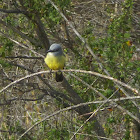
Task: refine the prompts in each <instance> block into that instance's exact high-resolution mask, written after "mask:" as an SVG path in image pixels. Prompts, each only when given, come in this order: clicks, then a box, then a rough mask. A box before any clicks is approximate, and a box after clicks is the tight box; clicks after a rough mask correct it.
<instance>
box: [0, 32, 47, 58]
mask: <svg viewBox="0 0 140 140" xmlns="http://www.w3.org/2000/svg"><path fill="white" fill-rule="evenodd" d="M0 33H1V34H2V35H3V36H5V37H6V38H8V39H10V40H11V41H12V42H14V43H16V44H17V45H19V46H21V47H22V48H24V49H26V50H28V51H31V52H33V53H34V54H37V55H38V56H40V57H42V58H45V57H44V56H43V55H41V54H39V53H37V52H36V51H34V50H32V49H30V48H28V47H26V45H24V44H22V43H20V42H18V41H16V40H14V39H12V38H11V37H9V36H8V35H6V34H4V33H3V32H1V31H0Z"/></svg>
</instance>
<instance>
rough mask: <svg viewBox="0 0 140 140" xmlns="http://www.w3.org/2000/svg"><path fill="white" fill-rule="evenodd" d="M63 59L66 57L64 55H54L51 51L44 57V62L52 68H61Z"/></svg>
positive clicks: (63, 62)
mask: <svg viewBox="0 0 140 140" xmlns="http://www.w3.org/2000/svg"><path fill="white" fill-rule="evenodd" d="M65 61H66V59H65V56H64V55H59V56H55V55H53V54H52V53H48V54H47V56H46V58H45V63H46V64H47V65H48V67H49V68H50V69H52V70H60V69H63V68H64V65H65Z"/></svg>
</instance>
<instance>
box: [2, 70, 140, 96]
mask: <svg viewBox="0 0 140 140" xmlns="http://www.w3.org/2000/svg"><path fill="white" fill-rule="evenodd" d="M49 72H50V71H40V72H37V73H33V74H30V75H27V76H25V77H22V78H20V79H18V80H16V81H14V82H12V83H10V84H9V85H7V86H6V87H4V88H3V89H1V90H0V93H1V92H3V91H4V90H6V89H7V88H9V87H10V86H12V85H14V84H16V83H18V82H20V81H22V80H24V79H27V78H29V77H33V76H36V75H39V74H43V73H49ZM52 72H58V71H57V70H53V71H52ZM62 72H80V73H86V74H91V75H95V76H98V77H102V78H105V79H109V80H112V81H114V82H116V83H118V84H120V85H122V86H124V87H126V88H128V89H130V90H132V91H133V92H135V93H137V94H139V95H140V93H139V92H138V90H137V89H135V88H132V87H131V86H130V85H127V84H125V83H123V82H121V81H119V80H117V79H115V78H113V77H110V76H106V75H103V74H100V73H97V72H93V71H86V70H75V69H69V70H62Z"/></svg>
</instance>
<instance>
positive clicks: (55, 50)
mask: <svg viewBox="0 0 140 140" xmlns="http://www.w3.org/2000/svg"><path fill="white" fill-rule="evenodd" d="M57 51H58V49H54V50H48V51H47V53H48V52H57Z"/></svg>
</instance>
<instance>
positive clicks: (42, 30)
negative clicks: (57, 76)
mask: <svg viewBox="0 0 140 140" xmlns="http://www.w3.org/2000/svg"><path fill="white" fill-rule="evenodd" d="M53 2H54V4H55V5H56V6H57V7H58V8H59V10H60V11H61V12H62V13H63V14H64V15H65V16H66V18H67V19H68V21H69V22H71V23H72V25H73V27H74V29H75V30H76V31H77V32H78V33H79V34H80V35H81V37H83V38H84V39H85V41H86V43H83V42H82V41H81V39H80V38H79V37H78V36H77V35H76V34H75V33H74V32H73V30H74V29H72V28H71V27H70V25H69V23H67V22H66V21H65V19H64V18H63V17H62V16H61V14H60V13H59V11H57V10H56V9H55V8H54V6H53V5H52V4H51V3H50V2H48V1H46V0H40V1H38V0H32V1H29V0H24V1H23V0H17V1H15V0H11V1H10V2H8V1H6V0H2V1H1V2H0V11H2V12H1V13H2V14H1V15H0V16H1V19H0V26H1V30H0V42H1V43H0V76H1V79H0V89H2V88H3V87H5V86H7V85H8V84H9V83H11V82H13V81H15V80H17V79H19V78H21V77H24V76H26V75H29V74H31V73H34V72H38V71H41V70H44V69H45V70H46V69H47V68H46V67H47V66H46V65H45V64H44V61H43V60H42V58H40V56H38V54H41V55H43V56H44V57H45V55H46V49H48V47H49V46H50V44H52V43H53V42H58V43H61V44H62V46H63V48H64V52H65V53H66V55H67V56H68V59H67V63H66V69H79V70H87V71H95V72H98V73H100V74H104V75H107V73H109V75H108V76H111V77H113V78H116V79H118V80H120V81H122V82H124V83H126V84H129V85H130V86H132V87H134V88H136V89H139V83H140V74H139V72H140V61H139V59H135V58H134V56H135V55H137V56H138V54H137V50H138V49H139V48H138V44H139V43H140V40H139V30H138V25H139V23H140V22H138V21H137V20H135V19H137V11H136V12H134V10H135V8H136V6H135V3H134V2H133V1H132V0H125V1H121V2H119V3H117V2H116V3H112V1H110V3H107V2H103V3H102V2H98V3H95V2H94V1H89V2H87V1H82V3H81V1H80V0H78V1H70V0H53ZM12 39H14V40H15V41H17V43H14V42H13V41H12ZM18 42H20V43H22V44H24V47H23V46H22V45H20V44H19V43H18ZM86 45H88V46H89V47H90V48H91V50H92V51H93V53H94V54H95V55H96V57H97V58H95V57H94V56H93V55H92V54H91V52H90V51H89V50H88V49H87V48H86ZM31 50H32V51H31ZM33 51H36V52H37V53H38V54H37V53H33ZM137 58H139V56H138V57H137ZM100 64H102V68H101V66H100ZM106 71H107V72H106ZM74 74H75V76H72V75H70V74H69V73H64V76H65V77H66V79H67V80H68V82H69V84H70V85H71V86H69V87H70V88H72V89H67V88H64V87H62V84H59V83H56V82H55V81H54V77H53V76H51V75H52V74H44V75H39V76H34V77H31V78H28V79H25V80H23V81H21V82H18V83H16V84H15V85H13V86H11V87H9V88H8V89H6V90H5V91H4V92H2V93H0V106H2V107H1V108H0V118H1V119H0V120H1V122H0V134H1V136H0V137H1V138H0V139H18V138H19V137H20V136H21V135H22V134H23V133H24V132H25V131H26V130H27V129H28V128H30V127H31V126H32V125H34V124H36V123H37V122H39V121H42V119H44V118H45V117H46V116H49V115H50V114H53V113H54V112H55V111H57V110H60V109H62V108H64V107H67V106H71V105H74V104H78V103H80V102H89V101H97V100H104V99H106V98H109V97H110V96H111V95H113V94H114V93H115V94H114V96H113V98H120V97H126V96H135V93H133V92H132V91H130V90H129V89H127V88H125V87H121V88H123V90H122V89H119V87H118V86H117V84H116V83H114V82H113V81H111V80H108V79H104V78H100V77H97V76H91V75H89V73H87V74H83V73H74ZM79 78H80V80H79ZM91 87H92V88H91ZM70 90H72V92H74V93H75V94H76V96H75V98H73V97H72V96H71V95H70V94H69V91H70ZM124 91H125V92H124ZM101 94H102V96H100V95H101ZM77 96H78V97H79V98H78V100H76V97H77ZM103 97H105V98H103ZM79 99H81V101H80V100H79ZM100 105H101V104H91V105H89V106H88V107H89V110H90V112H94V111H95V110H96V109H98V107H99V106H100ZM138 105H139V103H138V102H137V100H136V101H135V103H134V102H133V101H132V100H129V101H128V100H126V101H120V102H119V103H118V105H117V106H112V104H110V103H106V104H105V105H104V106H102V108H101V109H100V111H98V112H97V113H96V114H95V115H94V116H93V118H91V120H90V121H88V122H87V123H86V124H84V122H85V119H87V118H88V116H87V114H86V112H85V110H84V109H83V110H82V111H83V114H80V113H79V112H78V109H79V108H78V109H77V110H72V111H65V112H61V113H59V114H57V115H53V116H52V117H50V118H49V119H47V120H44V121H42V122H41V123H39V124H38V125H36V126H35V127H34V128H33V129H31V130H30V131H29V132H28V133H27V134H25V135H24V136H23V138H22V139H40V140H41V139H42V140H43V139H46V140H54V139H57V140H61V139H64V140H65V139H70V138H71V137H72V136H73V134H74V133H75V132H76V131H77V130H78V128H79V127H80V126H81V125H82V124H84V126H83V128H82V129H80V132H79V133H78V134H77V135H76V136H75V137H76V139H80V140H81V139H93V138H94V139H96V138H97V137H96V136H97V135H98V134H95V132H97V131H98V130H97V128H95V127H96V122H97V121H98V120H99V125H100V126H101V128H102V130H103V131H104V132H105V134H106V137H108V138H112V139H114V138H121V139H124V140H125V139H133V138H134V137H136V136H135V135H136V134H133V131H132V129H134V128H133V127H132V126H133V125H135V126H137V125H136V123H135V121H134V119H132V118H131V117H130V116H129V115H128V114H125V113H126V112H123V111H122V110H120V109H118V108H117V107H118V106H121V107H122V108H124V109H126V110H128V111H130V112H131V113H132V114H134V116H138V113H139V111H138V108H137V107H138ZM79 110H80V109H79ZM78 113H79V114H78ZM79 115H80V116H79ZM96 118H97V119H96ZM92 119H93V120H92ZM139 119H140V118H139ZM132 124H133V125H132ZM98 127H99V126H98ZM122 128H123V130H122ZM135 129H136V130H137V128H136V127H135ZM1 130H4V131H1ZM95 130H97V131H95ZM136 130H135V131H136ZM94 131H95V132H94ZM120 131H121V133H119V132H120ZM101 136H102V135H101Z"/></svg>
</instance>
